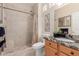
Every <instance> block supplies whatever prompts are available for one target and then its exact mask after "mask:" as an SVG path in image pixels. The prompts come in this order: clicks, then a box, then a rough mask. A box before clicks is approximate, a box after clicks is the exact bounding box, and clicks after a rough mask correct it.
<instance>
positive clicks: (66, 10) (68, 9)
mask: <svg viewBox="0 0 79 59" xmlns="http://www.w3.org/2000/svg"><path fill="white" fill-rule="evenodd" d="M78 6H79V3H71V4H68V5H65V6H63V7H61V8H59V9H57V10H56V11H55V13H56V18H59V17H63V16H67V15H69V14H71V13H73V12H77V11H79V7H78Z"/></svg>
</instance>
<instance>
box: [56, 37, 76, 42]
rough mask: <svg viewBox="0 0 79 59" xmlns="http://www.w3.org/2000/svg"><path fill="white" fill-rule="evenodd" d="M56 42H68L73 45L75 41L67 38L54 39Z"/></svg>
mask: <svg viewBox="0 0 79 59" xmlns="http://www.w3.org/2000/svg"><path fill="white" fill-rule="evenodd" d="M55 39H56V40H57V41H60V42H69V43H74V42H75V41H73V40H70V39H67V38H55Z"/></svg>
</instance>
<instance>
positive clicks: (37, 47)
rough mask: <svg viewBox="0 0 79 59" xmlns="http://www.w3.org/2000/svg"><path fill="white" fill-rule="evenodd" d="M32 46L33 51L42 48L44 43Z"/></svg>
mask: <svg viewBox="0 0 79 59" xmlns="http://www.w3.org/2000/svg"><path fill="white" fill-rule="evenodd" d="M32 46H33V48H34V49H39V48H42V47H44V43H42V42H38V43H35V44H33V45H32Z"/></svg>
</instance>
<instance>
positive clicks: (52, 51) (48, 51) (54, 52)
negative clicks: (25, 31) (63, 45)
mask: <svg viewBox="0 0 79 59" xmlns="http://www.w3.org/2000/svg"><path fill="white" fill-rule="evenodd" d="M45 55H46V56H56V55H57V50H55V49H53V48H51V47H50V46H45Z"/></svg>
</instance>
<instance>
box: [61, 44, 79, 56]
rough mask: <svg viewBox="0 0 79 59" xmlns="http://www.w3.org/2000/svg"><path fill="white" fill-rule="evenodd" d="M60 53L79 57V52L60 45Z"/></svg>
mask: <svg viewBox="0 0 79 59" xmlns="http://www.w3.org/2000/svg"><path fill="white" fill-rule="evenodd" d="M60 51H61V52H63V53H65V54H68V55H70V56H79V51H77V50H74V49H71V48H68V47H65V46H63V45H60Z"/></svg>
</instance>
